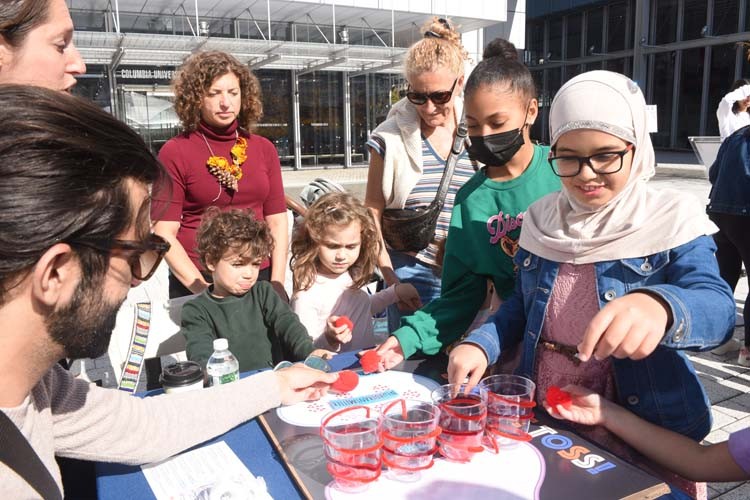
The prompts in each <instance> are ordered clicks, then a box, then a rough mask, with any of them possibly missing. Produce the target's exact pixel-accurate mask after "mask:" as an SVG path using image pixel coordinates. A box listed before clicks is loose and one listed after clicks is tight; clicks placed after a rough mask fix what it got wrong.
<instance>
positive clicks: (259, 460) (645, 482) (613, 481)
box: [97, 353, 668, 500]
mask: <svg viewBox="0 0 750 500" xmlns="http://www.w3.org/2000/svg"><path fill="white" fill-rule="evenodd" d="M331 365H332V366H333V368H334V370H340V369H344V368H348V367H350V366H353V365H357V361H356V357H355V355H354V353H343V354H339V355H338V356H336V357H335V358H334V360H333V361H332V362H331ZM444 366H445V360H444V359H442V360H441V359H439V358H432V359H428V360H423V361H408V362H406V364H405V365H404V366H403V368H404V369H405V371H410V372H413V373H417V374H420V375H423V376H427V377H429V378H432V379H434V380H438V381H441V382H442V380H441V378H440V375H441V373H442V372H443V371H444ZM260 420H262V424H263V426H265V427H266V428H267V432H269V434H270V438H269V436H268V435H266V433H265V432H264V430H263V429H262V426H261V425H259V424H260V423H261V422H259V419H258V418H256V419H253V420H251V421H249V422H246V423H245V424H243V425H240V426H238V427H236V428H235V429H233V430H231V431H229V432H227V433H226V434H224V435H222V436H219V437H218V438H215V439H213V440H211V441H208V442H207V443H204V444H211V443H215V442H218V441H225V442H226V443H227V444H228V445H229V447H230V448H231V449H232V450H233V451H234V452H235V453H236V454H237V456H238V457H239V458H240V459H241V460H242V461H243V462H244V464H245V465H246V466H247V467H248V469H250V471H251V472H252V473H253V474H254V475H256V476H262V477H263V478H264V479H265V481H266V484H267V486H268V491H269V493H270V494H271V496H272V497H274V498H277V499H285V500H286V499H293V498H322V497H323V496H324V487H325V484H326V483H327V481H328V480H330V478H329V477H326V474H327V473H325V474H323V475H321V474H319V473H310V470H309V467H307V468H306V464H304V463H302V462H303V461H306V460H307V461H309V459H310V455H309V454H307V455H305V454H299V453H295V454H286V453H285V450H284V449H283V447H282V448H280V450H279V451H277V450H276V449H275V448H274V446H273V444H272V442H276V443H277V444H278V443H279V442H286V441H289V440H288V438H289V437H290V435H291V436H292V437H293V436H294V433H295V432H296V431H295V429H300V430H299V431H298V432H299V434H300V436H302V435H310V432H309V428H308V429H304V428H296V427H294V426H289V425H287V424H285V423H283V422H281V421H280V419H278V417H276V412H275V410H271V411H269V412H267V413H266V414H264V416H262V419H260ZM554 425H555V426H557V425H558V424H557V423H555V424H554ZM290 433H291V434H290ZM544 435H545V433H544V431H543V430H542V431H541V432H540V433H539V434H538V438H535V440H534V441H532V444H534V446H536V448H538V449H539V451H540V452H542V453H541V454H543V455H545V457H549V456H552V457H553V458H554V463H553V462H550V459H549V458H545V460H546V461H547V462H548V463H547V470H548V472H552V475H548V477H555V475H557V476H560V475H561V474H562V476H564V477H567V476H565V475H566V474H569V476H570V477H573V476H574V474H570V473H569V471H571V470H574V471H575V470H576V468H575V467H574V465H572V464H573V459H572V458H571V455H570V452H574V451H575V450H573V449H572V448H571V447H570V446H568V447H567V451H568V452H569V454H568V455H567V457H568V458H565V459H562V458H557V457H558V456H559V455H560V454H559V451H562V452H563V453H564V452H565V451H566V450H558V449H552V446H556V445H560V444H561V440H560V439H558V440H556V441H548V442H547V444H546V445H545V446H540V445H539V443H540V442H541V441H540V440H541V439H542V438H543V437H544ZM558 435H559V436H574V435H572V434H570V433H566V432H565V431H559V434H558ZM574 445H578V446H581V445H585V447H586V448H587V450H589V453H587V454H580V453H579V454H578V456H577V457H575V458H577V459H581V460H585V459H586V456H585V455H596V456H599V457H604V459H605V460H604V461H603V462H601V463H599V464H597V465H598V466H600V465H601V464H606V463H609V464H614V466H613V467H611V470H607V469H602V473H601V474H592V473H590V472H589V473H588V474H586V473H583V476H581V475H577V476H576V477H577V478H578V479H576V481H577V482H572V481H565V484H559V483H555V484H554V485H552V484H551V483H549V482H547V483H544V484H547V487H546V489H545V488H544V484H542V489H541V494H540V498H542V499H545V498H560V499H562V498H574V497H578V498H584V497H589V498H593V497H592V496H590V495H589V493H592V494H593V492H594V491H596V489H598V488H602V490H600V491H607V492H608V494H609V492H611V493H613V494H615V493H616V492H617V491H619V490H621V491H622V494H618V495H616V496H615V497H627V498H629V499H630V498H656V497H658V496H659V495H660V494H661V493H663V492H666V491H668V489H667V486H666V485H665V484H664V483H663V482H661V481H660V480H659V479H657V478H655V477H653V476H650V475H649V474H647V473H645V472H643V471H641V470H639V469H637V468H636V467H633V466H631V465H629V464H626V463H624V462H622V461H620V460H618V459H616V458H615V457H613V456H612V455H610V454H608V453H606V452H604V451H603V450H601V449H599V448H598V447H597V446H595V445H593V444H589V443H587V442H586V441H584V440H583V439H581V438H577V439H576V440H575V442H574ZM200 446H203V445H200ZM308 449H309V450H312V449H317V450H320V454H321V455H322V446H315V447H313V448H308ZM579 451H580V450H579ZM282 455H284V458H282ZM269 458H271V460H269ZM285 459H286V460H288V461H289V463H288V464H286V463H285ZM287 467H289V469H288V470H287ZM579 467H580V466H579ZM555 471H557V472H555ZM566 471H568V472H566ZM604 472H606V474H605V473H604ZM581 477H583V478H584V479H585V480H587V481H588V482H581ZM293 478H296V481H297V482H299V484H295V479H293ZM589 478H596V481H590V480H589ZM589 483H590V484H589ZM97 488H98V492H99V498H100V499H106V500H115V499H123V500H132V499H134V498H138V499H153V498H155V497H154V495H153V493H152V492H151V488H150V487H149V485H148V482H147V481H146V479H145V476H144V475H143V473H142V472H141V469H140V467H134V466H125V465H117V464H104V463H100V464H97ZM581 488H585V489H581ZM594 496H596V495H594Z"/></svg>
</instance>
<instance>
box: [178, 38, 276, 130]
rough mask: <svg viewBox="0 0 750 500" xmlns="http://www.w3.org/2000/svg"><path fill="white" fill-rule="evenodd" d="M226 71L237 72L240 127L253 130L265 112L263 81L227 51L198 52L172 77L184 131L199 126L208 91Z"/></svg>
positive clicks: (238, 119)
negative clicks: (261, 83) (261, 86)
mask: <svg viewBox="0 0 750 500" xmlns="http://www.w3.org/2000/svg"><path fill="white" fill-rule="evenodd" d="M227 73H234V74H235V75H236V76H237V78H238V79H239V81H240V96H241V99H242V104H241V106H240V114H239V116H238V117H237V121H238V122H239V124H240V127H242V128H243V129H245V130H247V131H250V130H252V128H253V127H254V126H255V124H256V123H257V122H258V120H260V117H261V116H262V115H263V103H262V101H261V89H260V82H258V78H256V76H255V75H254V74H253V73H252V72H251V71H250V70H249V69H248V67H247V66H246V65H244V64H242V63H241V62H239V61H238V60H237V59H235V58H234V56H231V55H230V54H227V53H226V52H219V51H208V52H198V53H196V54H193V55H191V56H190V57H188V58H187V59H186V60H185V62H184V63H182V66H180V68H179V69H178V70H177V73H176V74H175V76H174V79H173V80H172V88H173V90H174V95H175V102H174V109H175V112H176V113H177V116H178V117H179V118H180V121H181V122H182V127H183V129H184V130H185V132H192V131H193V130H195V129H196V128H197V127H198V122H199V121H200V118H201V104H202V102H203V98H204V97H205V95H206V92H207V91H208V89H209V88H210V87H211V84H212V83H213V82H214V80H216V79H217V78H219V77H221V76H224V75H226V74H227Z"/></svg>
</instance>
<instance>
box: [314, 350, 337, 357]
mask: <svg viewBox="0 0 750 500" xmlns="http://www.w3.org/2000/svg"><path fill="white" fill-rule="evenodd" d="M336 354H337V353H335V352H333V351H329V350H328V349H315V350H314V351H313V352H311V353H310V356H317V357H319V358H323V359H331V358H332V357H334V356H335V355H336Z"/></svg>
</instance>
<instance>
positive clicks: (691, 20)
mask: <svg viewBox="0 0 750 500" xmlns="http://www.w3.org/2000/svg"><path fill="white" fill-rule="evenodd" d="M707 3H708V2H706V0H685V13H684V15H683V24H682V26H683V27H682V39H683V40H693V39H695V38H700V37H701V30H702V29H703V27H704V26H706V25H707V24H708V21H707V20H706V4H707Z"/></svg>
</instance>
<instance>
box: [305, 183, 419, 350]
mask: <svg viewBox="0 0 750 500" xmlns="http://www.w3.org/2000/svg"><path fill="white" fill-rule="evenodd" d="M379 253H380V239H379V238H378V233H377V229H376V226H375V221H374V220H373V218H372V214H371V213H370V212H369V211H368V210H367V208H365V207H364V205H362V203H361V202H360V201H359V200H357V199H356V198H354V197H353V196H352V195H350V194H347V193H329V194H326V195H324V196H322V197H320V198H319V199H318V200H317V201H316V202H315V203H314V204H313V205H312V206H311V207H310V208H309V209H308V210H307V213H306V214H305V218H304V220H303V221H302V225H301V226H300V227H299V228H298V229H297V230H296V232H295V234H294V236H293V237H292V274H293V277H294V294H293V296H292V309H293V310H294V312H295V313H297V315H298V316H299V318H300V321H302V323H303V324H304V325H305V327H307V331H308V333H309V334H310V335H311V336H312V338H313V339H314V341H315V345H317V346H320V347H324V348H326V349H332V350H334V351H339V350H355V349H364V348H366V347H372V346H373V345H375V343H376V341H375V336H374V332H373V315H375V314H378V313H380V312H382V311H384V310H385V308H386V307H388V306H389V305H391V304H393V303H395V302H397V301H399V300H400V301H402V302H404V303H407V304H409V305H410V306H412V307H419V306H420V305H421V303H420V302H419V294H418V293H417V290H416V289H415V288H414V286H413V285H411V284H408V283H398V284H394V285H391V286H390V287H388V288H386V289H385V290H382V291H380V292H378V293H375V294H374V295H370V294H368V293H367V291H365V290H364V289H363V288H364V286H365V285H367V283H368V282H369V281H370V280H371V278H372V276H373V272H374V271H375V262H376V260H377V257H378V254H379ZM342 316H346V317H347V318H348V319H349V321H350V323H349V324H337V322H339V319H340V318H341V317H342ZM339 323H341V322H339ZM344 323H345V322H344Z"/></svg>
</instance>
